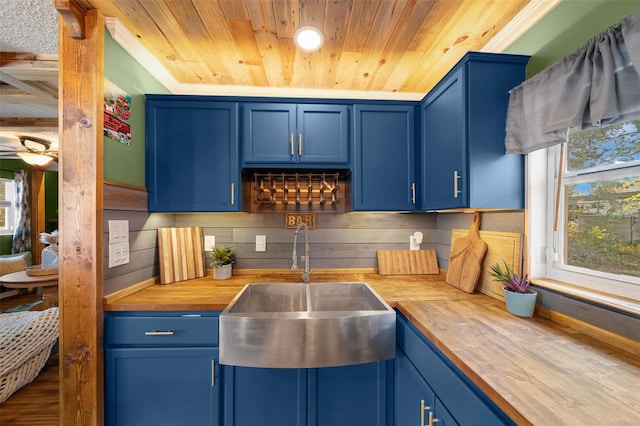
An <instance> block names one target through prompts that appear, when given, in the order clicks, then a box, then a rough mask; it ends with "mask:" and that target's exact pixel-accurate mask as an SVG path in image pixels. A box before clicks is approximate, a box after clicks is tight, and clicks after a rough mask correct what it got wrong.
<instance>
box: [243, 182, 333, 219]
mask: <svg viewBox="0 0 640 426" xmlns="http://www.w3.org/2000/svg"><path fill="white" fill-rule="evenodd" d="M251 193H252V197H251V198H252V199H253V204H254V205H255V207H257V210H258V211H260V210H262V211H268V210H278V211H282V210H289V209H291V210H305V211H323V210H327V211H331V210H336V209H338V208H340V207H341V208H340V210H344V208H343V207H342V206H340V205H341V204H344V196H345V182H344V181H343V180H342V177H341V175H340V173H339V172H322V173H307V172H296V173H291V172H286V173H284V172H283V173H259V172H256V173H254V174H253V182H252V188H251ZM252 210H254V209H252Z"/></svg>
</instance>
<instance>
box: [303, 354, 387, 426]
mask: <svg viewBox="0 0 640 426" xmlns="http://www.w3.org/2000/svg"><path fill="white" fill-rule="evenodd" d="M392 375H393V361H381V362H373V363H367V364H359V365H349V366H344V367H326V368H314V369H310V370H309V401H310V403H309V422H308V426H353V425H370V426H376V425H377V426H385V425H387V424H389V421H387V420H388V419H389V420H390V417H391V410H390V409H389V410H388V409H387V407H390V406H391V403H392V392H393V390H392V386H393V383H392V379H391V378H392Z"/></svg>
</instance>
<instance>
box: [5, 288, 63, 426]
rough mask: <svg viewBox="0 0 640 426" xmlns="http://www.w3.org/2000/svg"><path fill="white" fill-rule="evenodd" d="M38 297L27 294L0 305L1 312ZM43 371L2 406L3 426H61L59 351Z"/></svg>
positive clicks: (6, 300)
mask: <svg viewBox="0 0 640 426" xmlns="http://www.w3.org/2000/svg"><path fill="white" fill-rule="evenodd" d="M37 297H39V295H34V294H26V295H21V296H15V297H9V298H7V299H2V300H1V301H0V309H8V308H11V307H13V306H18V305H22V304H25V303H29V302H31V301H33V300H37V299H36V298H37ZM54 351H55V353H53V354H52V355H51V357H49V360H48V361H47V363H46V364H45V366H44V368H43V369H42V371H41V372H40V374H39V375H38V377H36V378H35V380H34V381H33V382H31V383H29V384H28V385H25V386H23V387H22V388H21V389H19V390H18V391H16V392H15V393H14V394H13V395H11V396H10V397H9V399H7V400H6V401H5V402H3V403H2V404H0V425H1V426H57V425H58V424H59V423H60V420H59V418H60V405H59V402H58V395H59V391H58V386H59V379H58V378H59V374H60V373H59V366H58V353H57V347H55V348H54Z"/></svg>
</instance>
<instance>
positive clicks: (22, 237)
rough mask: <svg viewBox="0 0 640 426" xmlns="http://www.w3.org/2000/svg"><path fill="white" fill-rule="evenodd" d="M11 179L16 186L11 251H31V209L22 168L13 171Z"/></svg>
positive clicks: (27, 186)
mask: <svg viewBox="0 0 640 426" xmlns="http://www.w3.org/2000/svg"><path fill="white" fill-rule="evenodd" d="M13 181H14V182H15V186H16V208H17V209H16V210H17V213H18V225H17V226H16V229H15V231H14V232H13V243H12V244H11V253H22V252H25V251H31V209H30V208H29V198H30V197H29V185H28V183H27V173H26V172H25V171H24V170H18V171H16V172H14V177H13Z"/></svg>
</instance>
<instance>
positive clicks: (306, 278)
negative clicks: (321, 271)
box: [291, 222, 313, 283]
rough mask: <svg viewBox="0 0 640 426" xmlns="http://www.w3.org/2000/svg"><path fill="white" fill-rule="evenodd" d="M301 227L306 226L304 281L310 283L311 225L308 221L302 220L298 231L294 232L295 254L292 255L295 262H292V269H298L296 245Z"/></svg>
mask: <svg viewBox="0 0 640 426" xmlns="http://www.w3.org/2000/svg"><path fill="white" fill-rule="evenodd" d="M300 228H304V273H303V274H302V281H304V282H305V283H308V282H309V281H310V279H311V278H310V275H311V272H313V271H311V270H309V227H308V226H307V224H306V223H304V222H300V223H299V224H298V227H297V228H296V231H295V232H294V233H293V234H294V237H293V254H292V255H291V259H292V260H293V263H292V264H291V270H292V271H297V270H298V256H297V254H296V246H297V245H298V232H300Z"/></svg>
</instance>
